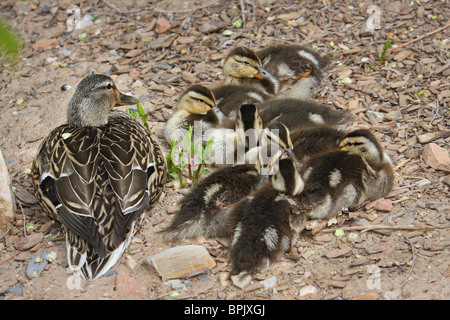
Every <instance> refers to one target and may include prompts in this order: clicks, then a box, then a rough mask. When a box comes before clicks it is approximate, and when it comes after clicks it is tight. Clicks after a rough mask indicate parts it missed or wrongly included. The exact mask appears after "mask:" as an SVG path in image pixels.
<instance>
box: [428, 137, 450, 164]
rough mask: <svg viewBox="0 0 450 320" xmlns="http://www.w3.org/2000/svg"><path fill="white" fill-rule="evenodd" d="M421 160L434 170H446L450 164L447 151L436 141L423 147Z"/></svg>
mask: <svg viewBox="0 0 450 320" xmlns="http://www.w3.org/2000/svg"><path fill="white" fill-rule="evenodd" d="M422 156H423V161H425V163H426V164H427V165H429V166H430V167H432V168H433V169H436V170H439V169H441V170H446V169H448V166H449V165H450V156H449V155H448V151H447V150H445V149H444V148H442V147H440V146H439V145H437V144H436V143H429V144H427V145H426V146H425V147H424V148H423V154H422Z"/></svg>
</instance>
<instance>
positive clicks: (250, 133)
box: [235, 104, 263, 148]
mask: <svg viewBox="0 0 450 320" xmlns="http://www.w3.org/2000/svg"><path fill="white" fill-rule="evenodd" d="M262 127H263V122H262V119H261V117H260V116H259V112H258V107H257V106H255V105H254V104H243V105H242V106H241V108H240V109H239V112H238V116H237V119H236V123H235V129H236V131H237V132H238V134H239V135H243V136H242V137H241V138H242V139H245V147H246V148H249V147H254V146H256V144H257V142H258V138H259V134H260V131H261V129H262ZM244 135H245V138H244Z"/></svg>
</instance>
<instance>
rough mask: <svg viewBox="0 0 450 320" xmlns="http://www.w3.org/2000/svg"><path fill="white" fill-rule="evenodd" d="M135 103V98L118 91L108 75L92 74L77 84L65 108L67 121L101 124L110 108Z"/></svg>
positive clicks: (76, 124)
mask: <svg viewBox="0 0 450 320" xmlns="http://www.w3.org/2000/svg"><path fill="white" fill-rule="evenodd" d="M136 103H138V100H137V99H136V98H134V97H132V96H129V95H124V94H122V93H120V91H119V90H118V89H117V87H116V85H115V84H114V81H113V80H112V79H111V78H110V77H108V76H106V75H102V74H92V75H89V76H87V77H85V78H84V79H83V80H81V81H80V83H79V84H78V86H77V88H76V90H75V93H74V95H73V97H72V99H71V100H70V102H69V106H68V108H67V123H68V124H69V125H71V126H75V127H90V126H92V127H99V126H103V125H105V124H107V123H108V118H109V112H110V110H111V109H112V108H114V107H117V106H126V105H133V104H136Z"/></svg>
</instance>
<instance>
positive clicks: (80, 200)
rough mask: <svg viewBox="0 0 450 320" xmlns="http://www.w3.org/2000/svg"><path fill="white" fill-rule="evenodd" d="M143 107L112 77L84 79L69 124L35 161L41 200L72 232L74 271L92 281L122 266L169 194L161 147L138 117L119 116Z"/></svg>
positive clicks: (45, 142) (54, 134) (45, 144)
mask: <svg viewBox="0 0 450 320" xmlns="http://www.w3.org/2000/svg"><path fill="white" fill-rule="evenodd" d="M136 102H137V100H136V99H135V98H133V97H131V96H126V95H123V94H121V93H120V92H119V91H118V90H117V88H116V86H115V84H114V82H113V80H112V79H111V78H109V77H107V76H104V75H98V74H94V75H91V76H88V77H86V78H84V79H83V80H82V81H81V82H80V83H79V85H78V87H77V89H76V90H75V93H74V96H73V97H72V99H71V100H70V102H69V106H68V109H67V124H63V125H61V126H59V127H57V128H55V129H54V130H53V131H52V132H51V133H50V134H49V135H48V136H47V137H46V138H45V139H44V140H43V142H42V143H41V145H40V147H39V149H38V152H37V154H36V157H35V159H34V161H33V169H32V177H33V188H34V192H35V195H36V198H37V199H38V202H39V204H40V205H41V207H42V209H43V210H44V212H45V213H46V214H47V215H48V216H49V217H50V218H52V219H54V220H57V221H59V222H60V223H61V224H62V226H63V228H64V230H65V233H66V248H67V259H68V263H69V267H70V269H71V270H72V272H73V273H74V274H75V275H82V276H83V277H84V278H86V279H88V280H94V279H96V278H98V277H100V276H101V275H103V274H104V273H105V272H106V271H108V270H109V269H110V268H111V267H112V266H114V264H115V263H116V262H117V261H118V260H119V258H120V257H121V255H122V254H123V252H124V251H125V250H126V248H127V247H128V245H129V244H130V242H131V239H132V238H133V236H134V235H135V234H136V232H137V231H138V230H139V228H140V227H141V226H142V224H143V222H144V218H145V217H146V214H147V208H148V207H149V206H150V205H152V204H154V203H155V202H156V201H157V200H158V199H159V197H160V195H161V192H162V190H163V186H164V180H165V174H166V167H165V159H164V157H163V155H162V153H161V151H160V148H159V146H158V145H157V144H156V143H155V142H154V141H153V139H152V138H151V136H150V135H149V133H148V132H147V131H146V129H145V128H144V127H143V126H142V125H141V124H140V123H139V122H137V121H136V120H135V119H134V118H133V117H131V116H130V115H128V114H126V113H125V112H122V111H118V110H113V108H114V107H116V106H120V105H126V104H134V103H136Z"/></svg>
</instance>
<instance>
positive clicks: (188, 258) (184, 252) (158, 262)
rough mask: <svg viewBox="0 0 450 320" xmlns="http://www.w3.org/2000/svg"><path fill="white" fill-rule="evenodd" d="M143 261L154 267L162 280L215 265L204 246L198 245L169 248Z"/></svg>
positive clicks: (191, 274) (188, 274) (187, 275)
mask: <svg viewBox="0 0 450 320" xmlns="http://www.w3.org/2000/svg"><path fill="white" fill-rule="evenodd" d="M144 263H146V264H148V265H151V266H152V267H154V268H155V269H156V271H157V272H158V274H159V275H160V277H161V279H162V280H163V281H166V280H168V279H177V278H183V277H192V276H195V275H198V274H200V273H203V272H205V271H207V270H209V269H212V268H214V267H215V265H216V262H215V261H214V260H213V259H212V258H211V256H210V255H209V253H208V251H207V250H206V248H205V247H203V246H200V245H186V246H179V247H174V248H170V249H167V250H164V251H163V252H160V253H158V254H155V255H153V256H150V257H148V258H146V259H145V260H144Z"/></svg>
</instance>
